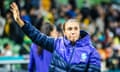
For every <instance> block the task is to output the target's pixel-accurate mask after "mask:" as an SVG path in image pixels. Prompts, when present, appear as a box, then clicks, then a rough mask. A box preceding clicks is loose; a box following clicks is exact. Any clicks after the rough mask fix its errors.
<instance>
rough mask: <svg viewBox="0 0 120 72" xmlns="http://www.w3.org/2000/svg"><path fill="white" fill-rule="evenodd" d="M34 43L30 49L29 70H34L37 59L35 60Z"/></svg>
mask: <svg viewBox="0 0 120 72" xmlns="http://www.w3.org/2000/svg"><path fill="white" fill-rule="evenodd" d="M32 48H33V47H32V45H31V49H30V63H29V65H28V71H29V72H34V68H35V60H34V56H33V50H32Z"/></svg>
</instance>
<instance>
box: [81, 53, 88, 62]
mask: <svg viewBox="0 0 120 72" xmlns="http://www.w3.org/2000/svg"><path fill="white" fill-rule="evenodd" d="M86 59H87V54H86V53H82V54H81V61H86Z"/></svg>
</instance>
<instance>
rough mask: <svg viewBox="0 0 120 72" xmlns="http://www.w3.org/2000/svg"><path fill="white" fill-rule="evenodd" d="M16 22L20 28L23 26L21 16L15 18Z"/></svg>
mask: <svg viewBox="0 0 120 72" xmlns="http://www.w3.org/2000/svg"><path fill="white" fill-rule="evenodd" d="M16 22H17V24H18V25H19V26H20V27H21V28H22V27H23V26H24V24H25V23H24V21H23V20H22V19H21V18H17V19H16Z"/></svg>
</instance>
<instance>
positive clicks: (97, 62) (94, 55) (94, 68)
mask: <svg viewBox="0 0 120 72" xmlns="http://www.w3.org/2000/svg"><path fill="white" fill-rule="evenodd" d="M100 69H101V57H100V55H99V53H98V52H97V50H96V49H95V48H94V50H93V51H92V52H91V55H90V59H89V64H88V72H100Z"/></svg>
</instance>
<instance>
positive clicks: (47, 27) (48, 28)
mask: <svg viewBox="0 0 120 72" xmlns="http://www.w3.org/2000/svg"><path fill="white" fill-rule="evenodd" d="M54 27H55V26H54V25H51V24H50V23H45V24H43V25H42V26H41V29H40V31H41V32H42V33H44V34H45V35H47V36H50V32H51V31H53V29H54ZM42 51H43V48H41V47H40V46H39V47H38V54H39V55H40V54H42Z"/></svg>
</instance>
